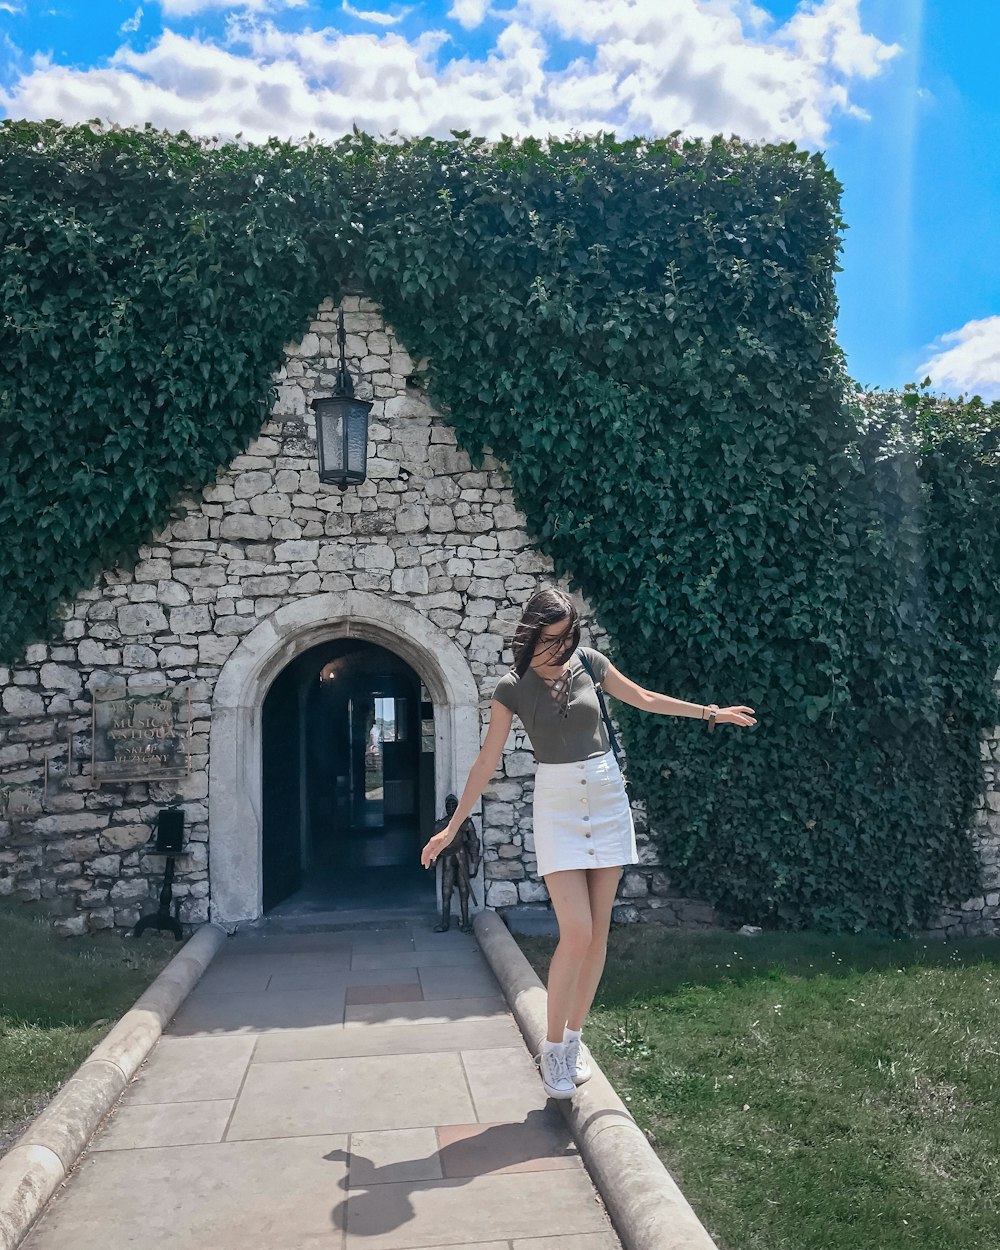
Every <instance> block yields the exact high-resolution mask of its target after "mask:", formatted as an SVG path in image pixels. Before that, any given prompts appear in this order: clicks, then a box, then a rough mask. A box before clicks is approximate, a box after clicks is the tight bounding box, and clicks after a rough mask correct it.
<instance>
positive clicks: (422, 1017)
mask: <svg viewBox="0 0 1000 1250" xmlns="http://www.w3.org/2000/svg"><path fill="white" fill-rule="evenodd" d="M507 1014H508V1013H507V1004H506V1003H505V1002H504V1000H503V999H502V998H500V997H499V995H498V996H497V997H495V998H455V999H444V998H439V999H434V1000H433V1001H430V1000H427V1001H425V1002H421V1003H371V1004H361V1005H359V1006H356V1007H348V1008H347V1010H346V1011H345V1013H344V1026H345V1028H359V1027H364V1026H367V1025H370V1024H420V1025H423V1026H424V1027H426V1026H427V1025H429V1024H449V1023H454V1022H457V1021H459V1020H492V1019H496V1018H498V1017H501V1016H505V1015H507Z"/></svg>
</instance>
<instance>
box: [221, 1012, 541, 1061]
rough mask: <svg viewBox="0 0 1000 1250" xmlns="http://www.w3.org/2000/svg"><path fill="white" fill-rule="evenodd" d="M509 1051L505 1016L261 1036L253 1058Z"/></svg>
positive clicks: (511, 1036) (511, 1029)
mask: <svg viewBox="0 0 1000 1250" xmlns="http://www.w3.org/2000/svg"><path fill="white" fill-rule="evenodd" d="M199 1040H200V1039H199ZM213 1040H214V1039H213ZM508 1046H509V1047H515V1048H520V1049H521V1050H523V1049H524V1042H523V1041H522V1039H521V1034H520V1032H519V1030H518V1028H517V1025H516V1024H514V1022H513V1020H511V1018H510V1017H509V1016H506V1015H505V1016H493V1017H491V1018H490V1019H484V1020H456V1021H454V1022H453V1023H450V1024H420V1023H417V1024H377V1025H371V1026H369V1027H368V1028H367V1029H345V1028H342V1027H340V1026H339V1025H331V1026H329V1027H321V1028H312V1029H294V1030H288V1031H284V1032H277V1031H276V1032H273V1033H261V1034H260V1035H259V1036H258V1037H257V1045H256V1049H255V1050H254V1056H253V1058H254V1063H275V1062H282V1061H284V1060H287V1059H337V1058H342V1057H347V1056H350V1055H410V1054H429V1053H436V1052H440V1051H448V1050H461V1051H462V1052H463V1053H464V1052H466V1051H469V1050H477V1049H479V1050H481V1049H495V1048H499V1047H508Z"/></svg>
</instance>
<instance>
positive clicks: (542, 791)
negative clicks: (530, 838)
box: [532, 751, 639, 877]
mask: <svg viewBox="0 0 1000 1250" xmlns="http://www.w3.org/2000/svg"><path fill="white" fill-rule="evenodd" d="M532 822H533V825H534V833H535V856H536V858H537V860H538V875H539V876H540V877H544V876H546V875H547V874H548V873H550V872H563V871H565V870H566V869H570V868H611V867H614V866H615V865H616V864H635V863H638V861H639V855H638V852H637V850H636V845H635V825H634V823H633V821H632V809H631V807H629V802H628V795H627V794H626V792H625V783H624V782H623V780H622V774H621V769H620V768H619V767H618V761H617V760H616V759H615V756H614V752H613V751H608V752H607V753H606V754H604V755H598V756H596V757H595V758H594V759H589V760H579V761H576V762H574V763H572V764H539V765H538V766H537V768H536V770H535V796H534V801H533V804H532Z"/></svg>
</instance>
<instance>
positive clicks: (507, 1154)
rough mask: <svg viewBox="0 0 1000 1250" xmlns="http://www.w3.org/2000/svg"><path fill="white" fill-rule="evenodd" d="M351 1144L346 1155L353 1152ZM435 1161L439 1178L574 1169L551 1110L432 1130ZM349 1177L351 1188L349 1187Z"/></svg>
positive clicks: (562, 1128) (568, 1141)
mask: <svg viewBox="0 0 1000 1250" xmlns="http://www.w3.org/2000/svg"><path fill="white" fill-rule="evenodd" d="M355 1140H356V1139H355V1138H353V1137H352V1139H351V1150H352V1152H353V1151H354V1150H355V1149H357V1147H356V1145H355ZM437 1140H438V1151H437V1157H438V1159H439V1161H440V1165H441V1168H442V1170H443V1172H444V1175H445V1176H482V1175H484V1174H485V1173H490V1174H492V1175H494V1176H496V1175H499V1174H501V1173H504V1172H547V1171H550V1170H551V1169H554V1168H576V1167H578V1166H579V1159H580V1155H579V1151H578V1150H577V1149H576V1146H575V1144H574V1142H573V1139H572V1137H571V1136H570V1134H569V1131H568V1129H567V1128H566V1121H565V1120H564V1119H563V1118H562V1116H561V1115H559V1114H558V1112H554V1111H552V1110H551V1109H546V1110H543V1111H537V1112H531V1113H529V1115H528V1116H527V1117H526V1118H525V1119H524V1120H522V1121H519V1122H516V1123H509V1124H452V1125H444V1126H442V1127H441V1128H439V1129H438V1130H437ZM353 1177H354V1173H353V1170H352V1172H351V1185H352V1187H353V1185H354V1180H353Z"/></svg>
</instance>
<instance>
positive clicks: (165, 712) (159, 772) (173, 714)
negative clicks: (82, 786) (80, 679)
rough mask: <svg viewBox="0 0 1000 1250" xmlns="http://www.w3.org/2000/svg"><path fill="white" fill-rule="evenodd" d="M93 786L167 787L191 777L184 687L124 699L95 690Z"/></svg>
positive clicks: (111, 692) (188, 716)
mask: <svg viewBox="0 0 1000 1250" xmlns="http://www.w3.org/2000/svg"><path fill="white" fill-rule="evenodd" d="M93 699H94V717H93V755H92V762H91V774H92V777H93V782H94V785H97V786H99V785H100V784H101V783H102V782H105V781H167V780H171V779H178V778H181V777H186V776H187V775H188V773H189V772H190V771H191V762H190V754H189V751H188V745H189V739H190V737H191V692H190V687H187V686H172V687H169V688H167V687H165V688H163V689H162V690H143V691H141V692H140V693H133V694H122V693H121V692H120V691H114V690H107V691H101V690H95V691H94V695H93Z"/></svg>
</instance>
